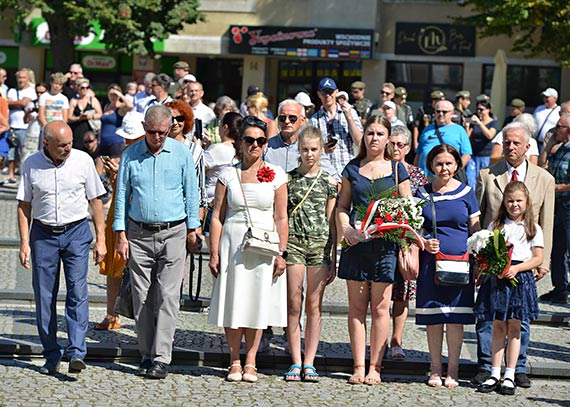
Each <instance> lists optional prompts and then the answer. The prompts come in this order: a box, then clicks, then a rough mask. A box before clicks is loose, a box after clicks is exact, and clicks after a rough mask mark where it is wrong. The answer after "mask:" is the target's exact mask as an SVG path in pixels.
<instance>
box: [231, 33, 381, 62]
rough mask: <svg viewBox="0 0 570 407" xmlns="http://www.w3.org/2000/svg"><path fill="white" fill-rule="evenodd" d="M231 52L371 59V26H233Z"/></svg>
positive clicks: (297, 56) (372, 34)
mask: <svg viewBox="0 0 570 407" xmlns="http://www.w3.org/2000/svg"><path fill="white" fill-rule="evenodd" d="M229 35H230V53H231V54H247V55H267V56H280V57H296V58H299V57H302V58H337V59H338V58H346V59H371V58H372V46H373V36H374V33H373V31H372V30H345V29H330V28H316V27H311V28H304V27H267V26H237V25H232V26H230V30H229Z"/></svg>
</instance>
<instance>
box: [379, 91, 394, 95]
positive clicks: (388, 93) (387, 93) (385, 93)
mask: <svg viewBox="0 0 570 407" xmlns="http://www.w3.org/2000/svg"><path fill="white" fill-rule="evenodd" d="M380 94H382V95H391V94H392V92H384V91H382V92H380Z"/></svg>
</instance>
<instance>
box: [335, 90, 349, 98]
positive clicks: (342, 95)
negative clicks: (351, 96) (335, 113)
mask: <svg viewBox="0 0 570 407" xmlns="http://www.w3.org/2000/svg"><path fill="white" fill-rule="evenodd" d="M342 97H343V98H345V99H346V100H348V93H346V92H345V91H344V90H341V91H340V92H338V94H337V95H336V98H337V99H338V98H342Z"/></svg>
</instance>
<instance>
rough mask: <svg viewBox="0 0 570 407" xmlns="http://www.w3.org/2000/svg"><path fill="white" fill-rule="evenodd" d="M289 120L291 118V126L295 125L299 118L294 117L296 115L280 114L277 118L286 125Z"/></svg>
mask: <svg viewBox="0 0 570 407" xmlns="http://www.w3.org/2000/svg"><path fill="white" fill-rule="evenodd" d="M287 118H289V121H290V122H291V124H293V123H295V122H296V121H297V120H299V118H298V117H297V116H296V115H294V114H290V115H285V114H280V115H279V116H277V119H278V120H279V121H280V122H281V123H285V122H286V121H287Z"/></svg>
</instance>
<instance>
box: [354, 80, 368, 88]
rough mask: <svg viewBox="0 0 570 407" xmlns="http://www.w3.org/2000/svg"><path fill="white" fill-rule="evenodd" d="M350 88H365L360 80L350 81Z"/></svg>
mask: <svg viewBox="0 0 570 407" xmlns="http://www.w3.org/2000/svg"><path fill="white" fill-rule="evenodd" d="M350 87H351V88H356V89H364V88H366V84H365V83H364V82H362V81H356V82H352V85H350Z"/></svg>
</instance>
